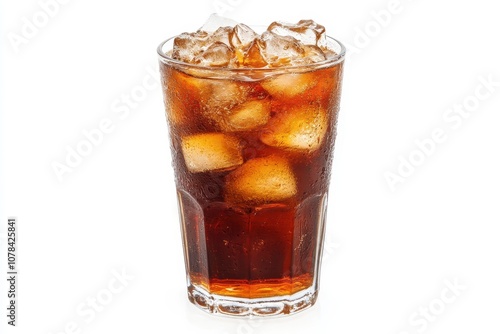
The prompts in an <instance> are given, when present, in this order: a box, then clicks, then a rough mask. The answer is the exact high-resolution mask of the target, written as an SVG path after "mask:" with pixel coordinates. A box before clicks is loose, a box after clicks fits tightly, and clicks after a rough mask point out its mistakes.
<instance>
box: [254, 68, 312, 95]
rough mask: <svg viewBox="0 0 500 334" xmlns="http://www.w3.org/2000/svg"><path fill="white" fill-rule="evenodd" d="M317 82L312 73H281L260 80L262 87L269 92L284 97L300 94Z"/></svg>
mask: <svg viewBox="0 0 500 334" xmlns="http://www.w3.org/2000/svg"><path fill="white" fill-rule="evenodd" d="M317 84H318V80H317V78H315V76H314V74H313V73H290V74H282V75H279V76H276V77H272V78H269V79H267V80H264V81H262V82H261V86H262V88H264V89H265V90H266V91H267V92H268V93H269V94H271V95H272V96H279V97H285V98H292V97H294V96H296V95H299V94H302V93H304V92H305V91H306V90H308V89H311V88H312V87H314V86H316V85H317Z"/></svg>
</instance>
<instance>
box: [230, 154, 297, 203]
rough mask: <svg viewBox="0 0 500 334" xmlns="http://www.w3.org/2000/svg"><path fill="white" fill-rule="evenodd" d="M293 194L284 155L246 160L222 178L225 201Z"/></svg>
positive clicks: (279, 198) (251, 200)
mask: <svg viewBox="0 0 500 334" xmlns="http://www.w3.org/2000/svg"><path fill="white" fill-rule="evenodd" d="M296 193H297V184H296V181H295V176H294V174H293V171H292V168H291V167H290V164H289V163H288V161H287V160H286V159H285V158H283V157H279V156H268V157H264V158H255V159H251V160H248V161H247V162H246V163H244V164H243V165H242V166H240V167H238V168H237V169H236V170H234V171H233V172H231V173H230V174H229V175H228V176H227V179H226V187H225V198H226V200H227V201H229V202H234V203H254V204H255V203H264V202H276V201H282V200H286V199H288V198H291V197H293V196H294V195H295V194H296Z"/></svg>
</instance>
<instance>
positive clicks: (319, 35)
mask: <svg viewBox="0 0 500 334" xmlns="http://www.w3.org/2000/svg"><path fill="white" fill-rule="evenodd" d="M267 30H268V31H271V32H273V33H275V34H277V35H280V36H292V37H294V38H295V39H297V40H299V41H300V42H301V43H302V44H304V45H316V46H319V47H322V46H324V43H325V40H326V36H325V27H324V26H322V25H320V24H317V23H316V22H314V21H313V20H300V21H299V22H298V23H296V24H293V23H285V22H273V23H271V25H270V26H269V27H268V28H267Z"/></svg>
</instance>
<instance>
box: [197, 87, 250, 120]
mask: <svg viewBox="0 0 500 334" xmlns="http://www.w3.org/2000/svg"><path fill="white" fill-rule="evenodd" d="M206 81H207V86H206V87H204V89H203V90H202V92H201V93H202V94H201V98H200V102H201V105H202V108H203V111H204V113H205V114H206V115H207V116H208V117H209V118H211V119H214V120H217V119H218V118H220V117H222V116H224V115H226V114H227V113H228V112H229V110H230V109H232V108H233V107H235V106H236V105H238V104H240V103H242V102H244V101H245V100H246V98H247V95H248V87H247V86H244V85H241V84H237V83H234V82H228V81H221V80H206Z"/></svg>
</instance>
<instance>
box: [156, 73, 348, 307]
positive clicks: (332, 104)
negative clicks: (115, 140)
mask: <svg viewBox="0 0 500 334" xmlns="http://www.w3.org/2000/svg"><path fill="white" fill-rule="evenodd" d="M341 66H342V65H341V64H338V65H336V66H333V67H330V68H325V69H318V70H316V71H314V72H308V73H307V75H308V78H309V79H310V80H312V82H313V83H312V84H311V85H310V87H307V89H305V90H304V91H301V92H299V93H298V94H295V95H293V96H281V95H280V94H274V95H273V94H271V93H269V92H268V91H266V89H264V88H263V85H261V82H259V81H231V82H230V83H231V84H236V85H238V86H239V87H241V88H242V90H243V91H244V92H245V94H244V99H240V97H238V96H236V97H235V99H234V101H228V102H223V103H222V106H220V105H216V106H215V107H213V109H219V110H215V112H214V110H210V109H211V106H210V103H207V102H206V101H208V100H209V99H210V97H208V94H215V92H214V90H213V89H212V88H206V87H211V86H210V84H208V85H207V86H205V85H204V84H203V82H204V81H207V82H208V83H210V82H211V81H213V79H201V78H194V77H191V76H189V75H187V74H185V73H182V72H180V71H178V70H176V69H174V68H173V67H169V66H166V65H164V64H162V67H161V71H162V79H163V81H164V87H165V92H164V93H165V103H166V106H167V118H168V120H169V125H170V137H171V148H172V155H173V166H174V169H175V174H176V185H177V189H178V197H179V203H180V212H181V216H182V217H181V219H182V222H181V223H182V232H183V238H184V240H183V244H184V250H185V252H184V254H185V257H186V270H187V272H188V277H189V279H190V281H191V283H192V284H194V285H197V286H200V287H203V288H205V289H206V290H208V291H209V292H211V293H215V294H219V295H227V296H234V297H244V298H259V297H269V296H276V295H290V294H293V293H295V292H297V291H300V290H303V289H306V288H308V287H310V286H311V285H312V284H313V282H314V280H315V279H316V275H317V272H316V271H317V266H318V263H319V257H320V252H321V249H320V248H321V242H322V236H323V221H324V214H325V209H326V194H327V191H328V185H329V180H330V170H331V163H332V155H333V145H334V139H335V134H336V131H335V129H336V120H337V111H338V100H339V94H340V89H339V83H340V80H341V73H342V67H341ZM302 75H305V74H302ZM228 82H229V80H228ZM219 83H221V82H220V81H219V82H218V83H217V84H219ZM222 84H223V82H222ZM214 97H215V98H216V96H214ZM248 100H257V101H261V102H265V103H268V105H269V106H270V107H269V108H270V114H269V117H270V121H269V122H270V123H268V124H272V120H273V118H276V117H278V118H277V119H279V117H281V116H280V113H284V112H287V111H288V110H291V109H293V108H295V109H296V108H297V107H300V106H304V108H305V109H307V108H310V107H311V106H312V107H313V108H320V109H321V110H323V111H325V116H326V117H325V126H326V133H325V134H324V136H323V137H321V143H320V145H319V146H317V147H313V149H310V150H304V149H295V148H293V147H280V146H279V145H267V144H265V143H264V142H263V139H262V138H263V135H262V134H263V133H264V132H265V131H269V128H267V127H268V126H269V125H259V126H256V127H255V128H253V129H249V130H244V131H230V132H229V131H228V130H227V128H225V127H224V126H221V123H218V122H217V120H216V119H215V118H214V116H212V115H213V114H212V112H214V113H215V114H224V113H225V112H228V110H231V109H232V108H235V106H238V105H239V104H241V103H244V102H245V101H248ZM214 119H215V120H214ZM222 132H226V133H230V135H231V136H232V137H235V138H237V139H238V142H239V147H240V148H241V156H242V160H243V164H245V163H246V162H247V161H249V160H252V159H257V158H266V157H283V158H284V159H286V161H287V162H288V164H289V166H290V170H291V173H292V174H293V177H294V179H295V183H296V191H295V193H294V195H293V196H287V197H286V198H284V199H282V200H265V199H257V200H255V199H252V200H248V201H245V200H240V198H239V197H235V196H232V195H231V194H228V192H229V190H228V187H227V184H228V182H230V181H228V180H230V179H231V176H228V175H230V174H231V173H232V172H234V170H236V169H238V168H239V167H240V165H238V166H231V167H229V168H222V169H217V170H208V171H201V172H199V171H196V172H192V171H189V168H188V166H187V164H186V157H184V155H183V151H182V140H183V138H185V137H186V136H190V135H194V134H200V133H222ZM233 175H234V174H233Z"/></svg>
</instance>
